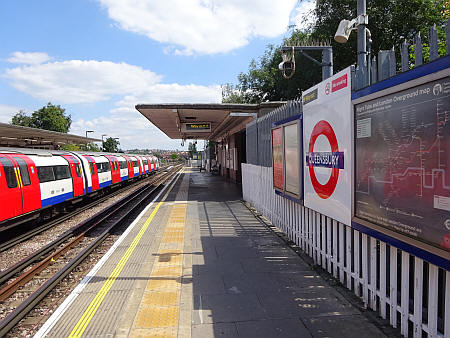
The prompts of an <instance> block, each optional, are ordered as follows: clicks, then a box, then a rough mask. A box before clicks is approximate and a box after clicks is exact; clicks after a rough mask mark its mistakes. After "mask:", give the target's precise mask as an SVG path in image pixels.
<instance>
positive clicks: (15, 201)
mask: <svg viewBox="0 0 450 338" xmlns="http://www.w3.org/2000/svg"><path fill="white" fill-rule="evenodd" d="M158 168H159V161H158V159H157V158H155V157H153V156H142V155H126V154H105V153H85V152H69V151H54V150H41V149H20V148H0V205H1V208H0V223H1V226H0V227H1V228H3V229H6V228H8V227H10V224H16V223H17V224H19V223H21V222H23V221H24V220H27V219H30V218H35V217H38V216H39V215H41V214H42V213H41V212H40V210H42V209H49V208H50V210H53V208H52V207H55V206H59V205H62V204H63V203H64V202H67V201H71V203H73V202H74V201H77V200H80V199H81V198H84V196H86V195H89V194H91V193H93V192H96V191H99V190H101V189H103V188H106V187H108V186H111V185H112V184H116V183H120V182H122V181H126V180H129V179H132V178H134V177H138V176H142V175H144V174H149V173H151V172H153V171H155V170H158ZM22 216H23V217H22ZM6 222H7V223H6ZM11 226H12V225H11Z"/></svg>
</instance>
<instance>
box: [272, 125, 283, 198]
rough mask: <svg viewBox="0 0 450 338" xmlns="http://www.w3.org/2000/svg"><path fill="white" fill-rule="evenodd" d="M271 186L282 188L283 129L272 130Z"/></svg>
mask: <svg viewBox="0 0 450 338" xmlns="http://www.w3.org/2000/svg"><path fill="white" fill-rule="evenodd" d="M272 161H273V187H274V188H277V189H281V190H283V129H282V128H281V127H280V128H276V129H273V130H272Z"/></svg>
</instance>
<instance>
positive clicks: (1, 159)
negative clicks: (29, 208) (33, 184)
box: [0, 155, 23, 221]
mask: <svg viewBox="0 0 450 338" xmlns="http://www.w3.org/2000/svg"><path fill="white" fill-rule="evenodd" d="M0 205H1V206H2V207H1V208H0V221H3V220H5V219H8V218H12V217H15V216H19V215H21V214H22V213H23V204H22V192H21V190H20V186H19V183H18V176H17V173H16V169H15V168H14V164H13V162H12V161H11V160H10V159H9V158H7V157H6V156H2V155H0Z"/></svg>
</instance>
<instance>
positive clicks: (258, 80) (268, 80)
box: [222, 0, 450, 103]
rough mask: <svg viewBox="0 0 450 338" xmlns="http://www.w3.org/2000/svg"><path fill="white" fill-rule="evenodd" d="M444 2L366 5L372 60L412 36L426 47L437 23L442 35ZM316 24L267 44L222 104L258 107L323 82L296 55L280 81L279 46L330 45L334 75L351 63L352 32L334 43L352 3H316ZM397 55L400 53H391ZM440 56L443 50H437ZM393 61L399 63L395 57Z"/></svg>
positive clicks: (225, 90)
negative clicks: (290, 71)
mask: <svg viewBox="0 0 450 338" xmlns="http://www.w3.org/2000/svg"><path fill="white" fill-rule="evenodd" d="M449 7H450V2H449V1H448V0H372V1H367V14H368V15H369V26H368V28H369V29H370V31H371V33H372V41H373V43H372V56H374V55H377V53H378V51H379V50H382V49H391V48H392V47H393V46H397V47H398V45H399V44H400V43H401V42H403V41H404V40H405V39H407V40H408V41H409V42H410V43H412V38H413V36H414V35H415V34H416V33H417V32H419V31H420V32H421V34H422V37H424V38H425V39H424V41H425V43H424V46H425V53H424V57H425V60H426V56H427V54H426V48H427V47H426V46H427V41H428V40H427V36H428V28H429V27H431V26H433V24H436V26H437V28H438V32H439V34H440V36H443V35H444V29H443V28H444V24H445V23H446V21H447V19H448V16H449V13H450V11H449ZM314 14H315V16H316V21H315V23H314V24H313V25H312V26H311V27H309V28H308V29H307V30H304V31H301V30H293V31H292V33H291V34H290V36H289V37H288V38H287V39H285V40H284V41H283V42H282V44H281V45H280V46H274V45H269V46H267V48H266V51H265V52H264V54H263V55H262V56H261V57H260V58H259V59H257V60H252V61H251V62H250V65H249V70H248V72H247V73H240V74H239V75H238V84H237V85H236V86H233V85H230V84H227V85H225V86H223V87H222V102H224V103H225V102H226V103H243V102H245V103H259V102H264V101H279V100H291V99H297V98H299V97H300V93H301V91H303V90H305V89H307V88H310V87H311V86H313V85H314V84H316V83H318V82H320V81H321V79H322V75H321V67H320V66H318V65H316V64H314V63H313V62H312V61H311V60H308V59H307V58H306V57H304V56H302V55H300V54H299V53H296V54H295V61H296V62H295V63H296V71H295V74H294V76H293V77H292V78H291V79H284V78H283V77H282V75H281V72H280V71H279V69H278V65H279V63H280V62H281V61H282V58H281V50H280V47H281V46H296V45H297V46H299V45H305V44H306V45H308V44H313V43H314V42H313V41H321V42H328V41H330V42H331V45H332V47H333V70H334V72H335V73H336V72H338V71H340V70H342V69H344V68H346V67H348V66H350V65H352V64H355V63H356V58H357V56H356V50H357V48H356V37H357V35H356V33H352V34H351V35H350V38H349V41H348V42H347V43H346V44H339V43H336V42H335V41H334V39H333V37H334V34H335V32H336V29H337V27H338V25H339V22H340V21H341V20H342V19H352V18H354V17H356V0H318V1H317V5H316V9H315V10H314ZM396 50H397V53H399V48H396ZM441 50H442V51H444V49H443V47H442V48H441ZM308 54H309V55H310V56H312V57H314V58H315V59H316V60H319V61H320V60H321V52H316V53H313V52H308ZM397 60H398V61H400V57H399V55H397Z"/></svg>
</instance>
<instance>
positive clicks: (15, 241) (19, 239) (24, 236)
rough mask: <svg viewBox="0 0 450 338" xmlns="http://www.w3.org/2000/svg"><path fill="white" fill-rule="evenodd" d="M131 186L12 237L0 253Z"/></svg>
mask: <svg viewBox="0 0 450 338" xmlns="http://www.w3.org/2000/svg"><path fill="white" fill-rule="evenodd" d="M164 169H165V168H160V170H164ZM160 173H161V172H158V173H156V175H158V174H160ZM157 178H158V176H150V177H147V178H145V179H144V180H140V181H136V182H134V183H138V182H145V180H146V179H148V180H149V181H151V182H152V181H153V180H156V179H157ZM130 183H132V182H130ZM133 186H134V184H129V185H126V186H123V187H122V188H119V189H117V190H115V191H113V192H111V193H109V194H107V195H105V196H102V197H100V198H98V199H95V200H94V201H92V202H90V203H89V204H87V205H84V206H81V207H79V208H77V209H76V210H74V211H72V212H70V213H68V214H65V215H62V216H60V217H57V218H56V219H53V220H51V221H50V222H48V223H46V224H44V225H41V226H39V227H38V228H35V229H32V230H30V231H28V232H26V233H23V234H20V235H18V236H16V237H14V238H12V239H10V240H8V241H5V242H3V243H0V252H3V251H5V250H7V249H9V248H11V247H13V246H14V245H17V244H19V243H22V242H24V241H26V240H27V239H30V238H32V237H34V236H36V235H38V234H40V233H42V232H44V231H46V230H48V229H50V228H52V227H54V226H56V225H58V224H60V223H62V222H64V221H67V220H68V219H70V218H72V217H74V216H76V215H79V214H80V213H82V212H84V211H86V210H88V209H90V208H92V207H94V206H96V205H98V204H100V203H103V202H104V201H107V200H108V199H109V198H111V197H114V196H116V195H118V194H120V193H123V192H126V191H127V190H130V189H131V188H133ZM0 233H1V232H0ZM0 284H1V281H0Z"/></svg>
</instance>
